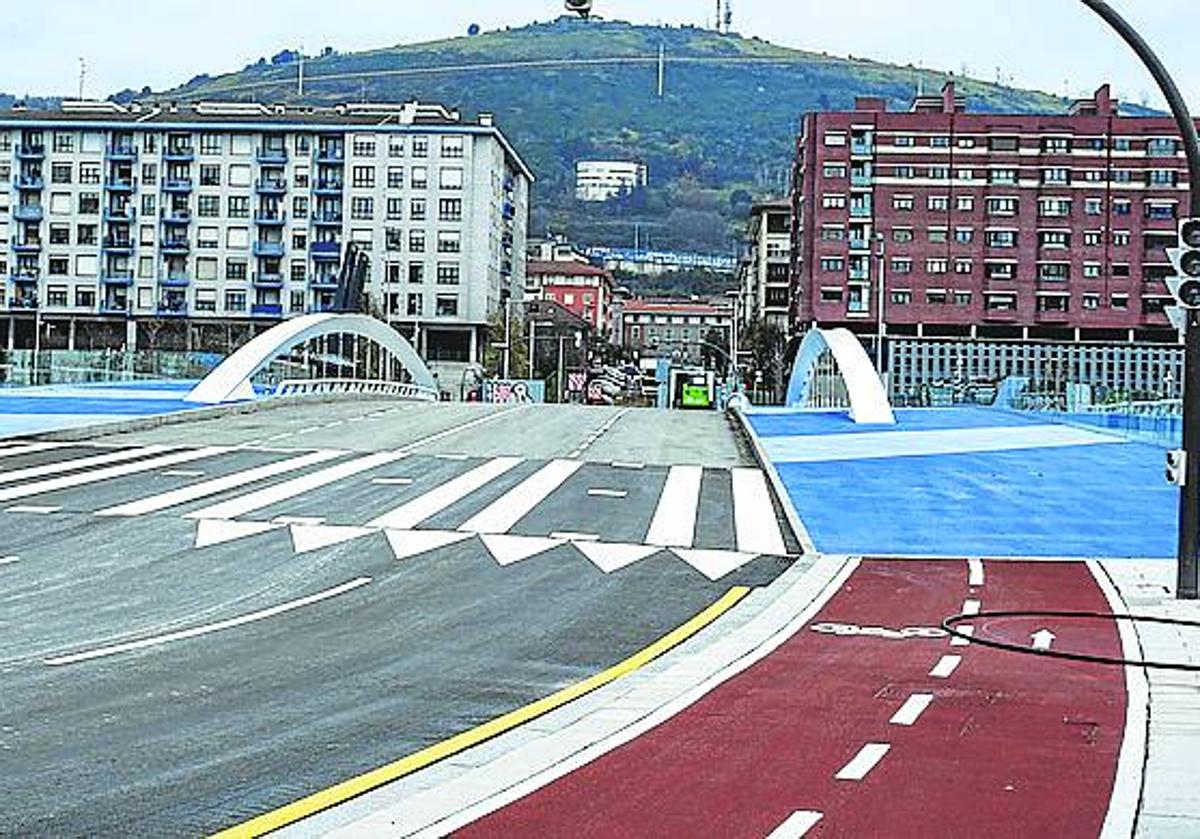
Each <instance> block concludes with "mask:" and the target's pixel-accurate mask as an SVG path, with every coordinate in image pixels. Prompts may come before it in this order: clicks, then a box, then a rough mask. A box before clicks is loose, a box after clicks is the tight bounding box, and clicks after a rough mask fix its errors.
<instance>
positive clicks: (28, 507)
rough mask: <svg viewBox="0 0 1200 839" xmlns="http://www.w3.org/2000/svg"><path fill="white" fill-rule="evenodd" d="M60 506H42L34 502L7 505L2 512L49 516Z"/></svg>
mask: <svg viewBox="0 0 1200 839" xmlns="http://www.w3.org/2000/svg"><path fill="white" fill-rule="evenodd" d="M61 509H62V507H44V506H37V505H34V504H18V505H17V506H16V507H9V508H7V509H6V510H5V511H4V512H6V513H28V514H29V515H32V516H50V515H53V514H54V513H57V512H58V511H59V510H61Z"/></svg>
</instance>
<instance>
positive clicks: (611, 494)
mask: <svg viewBox="0 0 1200 839" xmlns="http://www.w3.org/2000/svg"><path fill="white" fill-rule="evenodd" d="M587 494H588V495H590V496H591V497H592V498H627V497H628V496H629V492H628V491H627V490H623V489H589V490H588V492H587Z"/></svg>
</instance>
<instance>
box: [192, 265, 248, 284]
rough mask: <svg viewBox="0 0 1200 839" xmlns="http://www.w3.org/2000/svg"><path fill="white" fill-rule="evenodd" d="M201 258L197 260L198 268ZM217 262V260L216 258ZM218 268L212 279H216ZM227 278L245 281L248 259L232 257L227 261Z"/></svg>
mask: <svg viewBox="0 0 1200 839" xmlns="http://www.w3.org/2000/svg"><path fill="white" fill-rule="evenodd" d="M200 262H201V260H196V263H197V270H199V263H200ZM214 263H215V260H214ZM216 273H217V272H216V270H214V271H213V276H212V279H216ZM225 279H227V280H235V281H240V282H244V281H245V279H246V260H244V259H230V260H228V261H227V262H226V263H225Z"/></svg>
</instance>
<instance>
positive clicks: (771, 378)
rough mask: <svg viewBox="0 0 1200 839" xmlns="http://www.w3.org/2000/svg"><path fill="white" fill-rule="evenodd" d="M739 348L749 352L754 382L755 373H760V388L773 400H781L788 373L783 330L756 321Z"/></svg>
mask: <svg viewBox="0 0 1200 839" xmlns="http://www.w3.org/2000/svg"><path fill="white" fill-rule="evenodd" d="M741 346H742V348H743V349H744V350H747V351H749V353H750V356H751V358H752V359H753V361H754V369H755V374H756V375H755V380H756V381H757V373H761V374H762V380H761V381H762V387H763V388H764V389H766V390H768V391H769V392H770V393H771V394H772V397H773V399H774V400H776V401H777V400H779V399H781V398H782V396H783V389H784V387H786V384H787V380H788V372H789V371H788V370H787V349H788V342H787V336H786V335H784V333H783V330H782V329H780V328H779V327H778V326H775V325H774V324H764V323H762V322H761V321H757V320H756V321H754V322H753V323H751V324H750V326H749V327H747V328H746V331H745V332H744V333H743V336H742V344H741Z"/></svg>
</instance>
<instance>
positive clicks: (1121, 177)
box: [1112, 169, 1133, 184]
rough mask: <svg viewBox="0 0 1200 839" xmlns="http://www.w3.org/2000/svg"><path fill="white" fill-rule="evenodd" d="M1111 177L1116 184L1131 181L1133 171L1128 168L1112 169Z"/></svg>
mask: <svg viewBox="0 0 1200 839" xmlns="http://www.w3.org/2000/svg"><path fill="white" fill-rule="evenodd" d="M1112 179H1113V183H1116V184H1128V183H1133V172H1132V171H1131V170H1129V169H1114V170H1113V173H1112Z"/></svg>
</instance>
